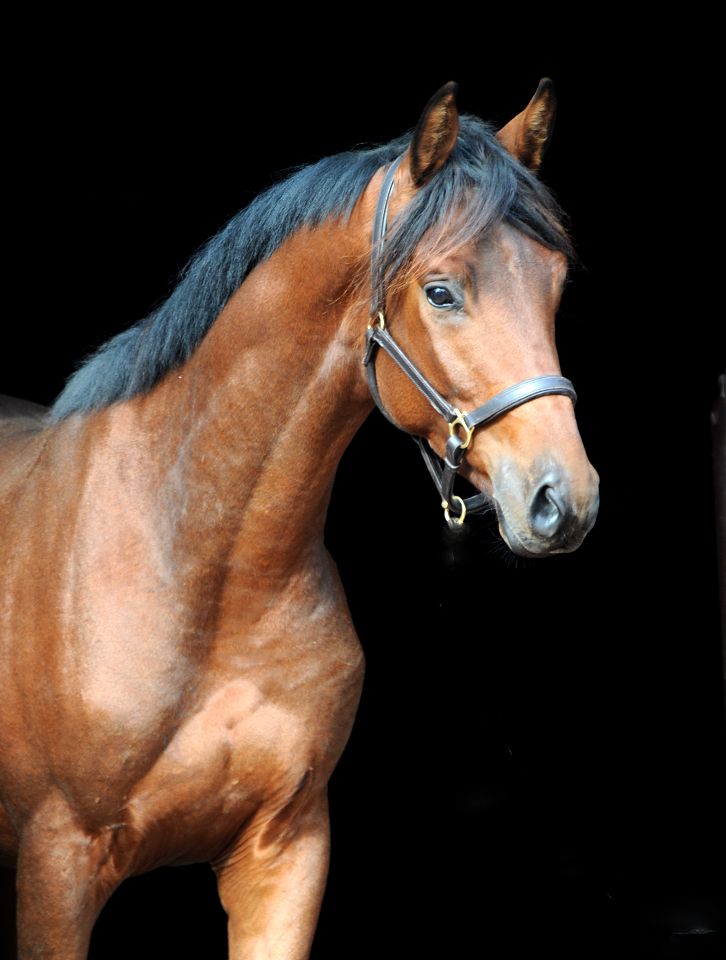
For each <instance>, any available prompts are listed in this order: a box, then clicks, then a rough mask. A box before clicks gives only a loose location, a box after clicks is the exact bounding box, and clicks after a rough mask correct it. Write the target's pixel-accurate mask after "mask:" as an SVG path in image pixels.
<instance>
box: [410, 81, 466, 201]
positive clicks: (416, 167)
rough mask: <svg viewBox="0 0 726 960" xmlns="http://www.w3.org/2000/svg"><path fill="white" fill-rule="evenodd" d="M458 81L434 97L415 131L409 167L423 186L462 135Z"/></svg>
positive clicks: (442, 89)
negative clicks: (460, 129) (460, 134)
mask: <svg viewBox="0 0 726 960" xmlns="http://www.w3.org/2000/svg"><path fill="white" fill-rule="evenodd" d="M458 89H459V85H458V83H453V82H452V83H447V84H446V85H445V86H443V87H442V88H441V89H440V90H437V91H436V93H435V94H434V95H433V97H431V99H430V100H429V102H428V103H427V104H426V109H425V110H424V112H423V113H422V114H421V119H420V120H419V122H418V124H417V125H416V129H415V130H414V133H413V139H412V141H411V146H410V147H409V158H408V161H409V169H410V171H411V180H412V181H413V185H414V186H415V187H423V186H424V184H427V183H428V182H429V181H430V180H431V179H433V177H434V176H435V174H436V173H437V172H438V171H439V170H440V169H441V167H442V166H443V165H444V162H445V161H446V158H447V157H448V156H449V154H450V153H451V151H452V150H453V148H454V144H455V143H456V138H457V136H458V135H459V114H458V111H457V109H456V93H457V91H458Z"/></svg>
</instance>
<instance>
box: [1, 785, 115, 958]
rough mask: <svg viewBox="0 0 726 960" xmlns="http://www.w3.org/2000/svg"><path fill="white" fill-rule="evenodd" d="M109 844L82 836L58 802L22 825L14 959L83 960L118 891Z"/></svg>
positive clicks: (64, 808) (84, 833) (83, 832)
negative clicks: (101, 915)
mask: <svg viewBox="0 0 726 960" xmlns="http://www.w3.org/2000/svg"><path fill="white" fill-rule="evenodd" d="M108 848H109V843H108V840H106V839H105V838H103V837H94V836H89V834H88V833H86V832H85V831H83V830H82V829H81V828H80V827H79V826H78V825H77V823H75V822H74V818H73V816H72V814H71V811H70V810H69V808H68V806H67V805H66V804H65V802H64V801H62V800H57V801H55V802H51V803H48V804H45V805H44V806H43V807H42V808H41V810H40V811H39V812H38V813H37V814H36V816H35V817H34V818H33V820H32V821H31V822H30V823H28V824H26V826H25V829H24V830H23V831H22V835H21V840H20V851H19V856H18V878H17V896H18V915H17V916H18V957H19V960H31V958H36V957H42V958H43V960H46V958H49V960H50V958H52V960H85V957H86V956H87V953H88V945H89V942H90V938H91V931H92V930H93V925H94V923H95V922H96V918H97V917H98V914H99V913H100V911H101V908H102V907H103V905H104V903H105V902H106V900H107V899H108V897H109V896H110V894H111V892H112V891H113V889H114V888H115V886H116V883H115V882H113V881H109V878H108V877H107V876H106V875H105V874H106V870H105V869H104V868H105V867H106V866H107V861H108Z"/></svg>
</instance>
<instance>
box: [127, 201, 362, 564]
mask: <svg viewBox="0 0 726 960" xmlns="http://www.w3.org/2000/svg"><path fill="white" fill-rule="evenodd" d="M360 233H361V231H360V230H356V224H355V217H354V218H352V219H351V221H350V222H349V225H348V228H347V229H343V228H342V227H341V225H340V224H336V223H334V222H326V223H325V224H323V225H322V226H320V227H318V228H317V229H315V230H311V229H304V230H301V231H299V232H298V233H296V234H295V235H294V236H292V237H291V238H290V239H288V240H287V241H286V242H285V243H284V244H283V245H282V246H281V247H280V249H279V250H278V251H277V252H276V253H275V254H274V255H273V256H272V257H271V258H270V259H269V260H267V261H265V262H264V263H262V264H260V265H259V266H258V267H256V268H255V270H254V271H253V272H252V273H251V274H250V276H249V277H248V278H247V280H246V281H245V282H244V284H243V285H242V286H241V287H240V289H239V290H238V291H237V293H236V294H235V295H234V296H233V297H232V299H231V300H230V301H229V303H228V304H227V306H226V307H225V309H224V310H223V312H222V313H221V314H220V316H219V317H218V319H217V320H216V322H215V323H214V325H213V326H212V328H211V330H210V331H209V333H208V334H207V336H206V337H205V339H204V341H203V342H202V343H201V344H200V346H199V347H198V349H197V350H196V352H195V354H194V355H193V357H192V358H191V359H190V360H189V362H188V363H187V364H186V365H185V366H184V367H182V368H180V369H177V370H173V371H172V372H171V373H170V374H169V375H168V376H167V377H166V378H165V380H164V381H163V382H162V383H161V384H159V386H158V387H157V388H155V390H154V391H152V393H151V394H149V395H148V396H147V397H145V398H142V399H140V400H139V401H136V409H137V413H138V421H137V422H138V423H139V424H140V429H141V430H142V432H143V433H144V435H145V436H146V438H147V441H148V443H149V450H150V451H151V457H152V460H153V463H154V469H153V471H152V473H153V482H152V485H151V489H150V493H151V494H152V496H153V498H154V500H155V501H156V507H155V510H158V509H159V508H161V513H162V514H163V516H164V517H165V521H164V524H165V527H164V530H165V532H164V539H165V541H166V542H167V543H168V544H170V545H172V546H171V547H170V549H174V550H177V551H178V552H179V553H180V554H183V556H184V563H185V564H187V565H189V564H194V563H196V564H197V565H199V566H200V568H206V569H209V568H210V566H215V565H219V564H225V565H226V566H227V568H229V567H230V566H231V567H232V568H234V569H235V570H236V571H237V572H238V573H242V574H243V575H244V574H245V572H247V573H248V574H249V576H250V577H253V578H254V579H255V581H257V582H259V580H260V578H263V579H264V578H265V577H267V578H272V579H278V578H283V579H284V578H285V577H287V576H289V575H290V573H291V571H292V570H293V569H294V568H295V567H296V565H298V564H299V563H300V562H303V561H304V560H305V558H306V557H309V556H310V554H311V551H312V552H314V551H319V550H320V548H321V545H322V536H323V528H324V524H325V517H326V513H327V507H328V502H329V499H330V493H331V490H332V484H333V479H334V475H335V470H336V467H337V464H338V462H339V460H340V457H341V456H342V453H343V451H344V450H345V448H346V446H347V445H348V443H349V442H350V440H351V439H352V437H353V435H354V434H355V432H356V430H357V429H358V428H359V426H360V425H361V423H362V422H363V420H364V419H365V417H366V416H367V415H368V413H369V412H370V409H371V407H372V401H371V399H370V395H369V393H368V392H367V389H366V388H365V381H364V377H363V376H362V374H361V370H362V367H361V352H362V342H363V336H364V332H365V323H366V308H365V305H361V303H360V299H359V298H358V297H357V295H356V293H355V285H354V284H353V283H352V281H353V280H354V279H355V277H354V274H355V272H356V265H360V263H361V254H362V249H361V247H362V246H363V245H362V243H361V239H360ZM363 249H364V248H363Z"/></svg>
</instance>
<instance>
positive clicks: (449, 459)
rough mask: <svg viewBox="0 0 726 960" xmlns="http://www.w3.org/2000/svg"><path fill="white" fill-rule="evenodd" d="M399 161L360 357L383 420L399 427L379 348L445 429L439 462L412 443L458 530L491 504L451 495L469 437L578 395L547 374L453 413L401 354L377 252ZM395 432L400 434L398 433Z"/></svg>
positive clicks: (384, 201)
mask: <svg viewBox="0 0 726 960" xmlns="http://www.w3.org/2000/svg"><path fill="white" fill-rule="evenodd" d="M402 159H403V157H399V158H398V159H397V160H394V162H393V163H392V164H391V166H390V167H389V168H388V170H387V171H386V175H385V176H384V178H383V183H382V185H381V189H380V191H379V194H378V203H377V204H376V213H375V217H374V220H373V247H372V252H371V314H370V315H371V319H370V321H369V323H368V330H367V331H366V346H365V352H364V354H363V363H364V365H365V368H366V376H367V378H368V386H369V388H370V391H371V396H372V397H373V400H374V401H375V403H376V406H377V407H378V409H379V410H380V411H381V413H382V414H383V415H384V416H385V417H386V419H387V420H390V422H391V423H392V424H393V425H394V426H396V427H398V426H399V425H398V424H397V423H396V421H395V420H394V419H393V417H391V416H390V414H389V413H388V411H387V410H386V409H385V407H384V406H383V402H382V400H381V395H380V393H379V391H378V382H377V379H376V363H375V358H376V353H377V348H378V347H381V348H382V349H383V350H385V351H386V353H387V354H388V355H389V357H391V359H392V360H394V361H395V362H396V363H397V364H398V366H399V367H400V368H401V370H403V372H404V373H405V374H406V376H407V377H408V378H409V380H411V381H412V383H413V384H414V386H416V387H417V388H418V389H419V390H420V391H421V393H422V394H423V395H424V396H425V397H426V399H427V400H428V401H429V403H430V404H431V406H432V407H433V408H434V410H436V412H437V413H438V414H440V415H441V416H442V417H443V418H444V419H445V420H446V422H447V423H448V424H449V434H450V436H449V439H448V441H447V443H446V456H445V458H444V460H443V461H442V460H441V459H440V458H439V457H437V456H436V454H435V453H434V452H433V450H432V449H431V447H430V446H429V445H428V443H427V442H426V440H424V439H423V437H414V440H415V441H416V442H417V443H418V445H419V449H420V450H421V454H422V455H423V458H424V462H425V463H426V466H427V467H428V470H429V473H430V474H431V478H432V479H433V481H434V483H435V484H436V488H437V490H438V491H439V494H440V495H441V505H442V507H443V508H444V513H445V515H446V520H447V523H448V524H449V526H459V525H461V524H462V523H463V522H464V517H465V516H466V514H467V513H478V512H481V511H482V510H486V509H488V507H489V498H488V497H487V496H486V494H483V493H480V494H477V495H476V496H474V497H467V498H466V499H465V500H464V499H462V498H461V497H458V496H456V495H455V494H454V492H453V491H454V479H455V477H456V474H457V473H458V471H459V467H460V466H461V463H462V460H463V459H464V454H465V452H466V448H467V447H468V446H469V444H470V442H471V438H472V434H473V433H474V430H475V429H476V427H480V426H484V425H486V424H487V423H490V422H491V421H492V420H494V419H495V418H496V417H499V416H501V415H502V414H505V413H508V412H509V411H510V410H513V409H514V408H515V407H518V406H520V405H521V404H523V403H528V402H529V401H530V400H536V399H537V398H538V397H545V396H549V395H551V394H561V395H563V396H566V397H569V398H570V399H571V400H572V402H573V404H574V403H576V402H577V394H576V393H575V388H574V387H573V386H572V383H571V382H570V381H569V380H567V379H566V378H565V377H561V376H558V375H555V374H549V375H546V376H542V377H532V378H531V379H529V380H522V381H521V382H520V383H517V384H515V385H514V386H512V387H507V389H506V390H502V392H501V393H498V394H496V396H494V397H492V398H491V399H490V400H487V402H486V403H483V404H482V405H481V406H480V407H477V408H476V410H474V411H472V413H462V412H461V410H459V409H458V408H457V407H452V405H451V404H450V403H449V401H448V400H446V399H445V398H444V397H442V396H441V394H440V393H439V392H438V391H437V390H436V389H435V388H434V387H433V386H432V385H431V384H430V383H429V381H428V380H427V379H426V377H424V375H423V374H422V373H421V371H420V370H419V369H418V368H417V367H416V365H415V364H414V363H413V362H412V361H411V360H410V359H409V357H408V356H407V355H406V354H405V353H404V352H403V350H401V348H400V347H399V346H398V344H397V343H396V341H395V340H394V339H393V337H392V336H391V334H390V333H389V332H388V330H386V321H385V317H384V305H385V291H384V283H383V280H384V278H383V270H382V267H381V266H380V264H381V263H382V259H381V251H382V248H383V241H384V237H385V234H386V222H387V219H388V202H389V200H390V198H391V192H392V190H393V179H394V177H395V174H396V170H397V169H398V167H399V165H400V163H401V160H402ZM459 428H461V429H462V430H463V431H464V432H465V436H464V437H461V436H460V435H459V432H458V430H459ZM399 429H402V428H400V427H399ZM454 501H458V503H459V505H460V506H459V508H458V509H456V510H455V513H456V514H457V516H456V517H454V518H452V516H451V511H452V510H454V509H455V508H454Z"/></svg>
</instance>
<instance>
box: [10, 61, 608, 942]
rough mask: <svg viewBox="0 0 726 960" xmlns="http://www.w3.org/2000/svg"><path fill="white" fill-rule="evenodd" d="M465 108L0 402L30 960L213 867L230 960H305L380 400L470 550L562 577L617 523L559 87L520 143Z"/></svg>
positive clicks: (348, 663)
mask: <svg viewBox="0 0 726 960" xmlns="http://www.w3.org/2000/svg"><path fill="white" fill-rule="evenodd" d="M456 92H457V87H456V84H454V83H449V84H446V85H445V86H444V87H442V88H441V89H440V90H439V91H438V92H437V93H436V94H434V96H433V97H432V98H431V100H430V101H429V103H428V104H427V106H426V107H425V109H424V111H423V113H422V115H421V117H420V119H419V121H418V124H417V125H416V127H415V128H414V130H413V132H412V133H409V134H407V135H405V136H403V137H400V138H398V139H396V140H394V141H392V142H391V143H387V144H384V145H379V146H374V147H369V148H365V149H357V150H354V151H350V152H347V153H343V154H339V155H337V156H334V157H329V158H327V159H323V160H321V161H319V162H317V163H315V164H313V165H310V166H306V167H304V168H302V169H300V170H297V171H296V172H294V173H293V174H291V175H290V176H289V177H288V178H287V179H285V180H282V181H280V182H278V183H275V184H274V185H273V186H272V187H271V188H269V189H268V190H267V191H266V192H264V193H262V194H261V195H259V196H258V197H257V198H256V199H255V200H253V201H252V203H251V204H250V205H249V206H248V207H247V208H246V209H244V210H242V211H241V212H240V213H239V214H237V215H236V216H235V217H234V218H233V219H232V220H231V221H230V222H229V224H228V225H227V226H226V227H225V228H223V229H222V231H221V232H220V233H219V234H218V235H217V236H216V237H214V238H212V240H210V241H209V242H208V243H207V245H206V246H204V247H203V248H202V249H201V250H200V251H199V252H198V253H197V254H196V255H195V257H194V258H193V259H192V261H191V263H190V265H189V266H188V267H187V268H186V269H185V271H183V273H182V275H181V278H180V280H179V282H178V284H177V286H176V287H175V288H174V290H173V291H172V293H171V295H170V296H169V298H168V299H167V300H166V302H164V303H163V304H161V305H160V306H159V307H157V308H156V309H155V310H154V311H153V312H152V313H151V314H150V315H149V316H148V317H146V318H145V319H144V320H142V321H140V322H138V323H137V324H136V325H134V326H132V327H130V328H129V329H127V330H125V331H124V332H122V333H120V334H119V335H117V336H116V337H115V338H114V339H112V340H110V341H109V342H108V343H107V344H105V345H104V346H103V347H101V348H100V349H99V350H98V351H96V353H95V354H93V355H92V356H91V357H90V358H88V359H87V360H86V361H85V363H84V364H83V365H82V366H81V367H80V368H79V369H78V370H77V371H76V373H75V374H74V375H73V376H72V377H71V378H70V380H69V382H68V383H67V385H66V387H65V389H64V390H63V392H62V393H61V394H60V396H59V397H58V399H57V400H56V402H55V404H54V405H53V406H52V407H51V408H50V409H46V408H44V407H40V406H38V405H36V404H34V403H32V402H29V401H22V400H17V399H12V398H9V397H4V398H3V399H2V401H1V403H0V450H2V460H1V465H0V528H1V529H2V531H3V550H2V556H1V557H0V571H1V572H0V583H1V584H2V589H1V590H0V610H1V611H2V615H1V617H0V622H1V623H2V639H1V643H2V661H1V663H0V671H1V676H2V681H1V682H2V697H0V731H2V733H1V735H2V752H1V754H0V850H1V851H2V856H3V858H4V860H3V862H4V863H6V864H13V865H14V866H16V869H17V884H16V887H17V931H18V949H19V956H20V957H21V958H23V960H27V958H30V957H36V956H39V955H40V954H42V955H43V956H47V957H52V958H55V960H79V958H83V957H85V956H86V955H87V950H88V945H89V941H90V936H91V931H92V928H93V925H94V922H95V920H96V918H97V916H98V914H99V912H100V910H101V909H102V907H103V905H104V903H105V902H106V901H107V900H108V898H109V897H110V896H111V894H112V893H113V891H114V890H115V889H116V888H117V887H118V885H119V884H120V883H121V882H122V880H124V879H125V878H127V877H130V876H132V875H137V874H140V873H143V872H146V871H149V870H152V869H154V868H156V867H158V866H160V865H175V864H187V863H192V862H210V863H211V864H212V866H213V869H214V871H215V873H216V879H217V887H218V892H219V896H220V900H221V902H222V905H223V907H224V909H225V911H226V913H227V916H228V940H229V956H230V957H231V958H234V960H253V958H262V957H265V958H268V960H270V958H273V960H293V958H295V960H299V958H304V957H307V956H308V955H309V951H310V948H311V943H312V938H313V935H314V931H315V927H316V922H317V917H318V913H319V910H320V905H321V900H322V897H323V892H324V887H325V882H326V875H327V867H328V850H329V818H328V807H327V784H328V780H329V778H330V775H331V773H332V771H333V769H334V768H335V766H336V763H337V761H338V759H339V757H340V756H341V753H342V751H343V749H344V747H345V744H346V742H347V739H348V737H349V734H350V731H351V728H352V724H353V720H354V717H355V713H356V709H357V705H358V700H359V697H360V692H361V685H362V681H363V666H364V660H363V654H362V648H361V644H360V642H359V640H358V637H357V636H356V632H355V629H354V626H353V623H352V621H351V617H350V614H349V611H348V607H347V605H346V599H345V594H344V592H343V587H342V585H341V581H340V578H339V576H338V572H337V568H336V566H335V563H334V561H333V560H332V558H331V557H330V555H329V554H328V552H327V550H326V548H325V546H324V543H323V528H324V524H325V518H326V511H327V506H328V502H329V499H330V495H331V489H332V485H333V480H334V477H335V472H336V466H337V464H338V462H339V460H340V458H341V456H342V454H343V452H344V450H345V449H346V447H347V446H348V444H349V443H350V442H351V440H352V438H353V437H354V435H355V433H356V431H357V430H358V429H359V427H360V426H361V425H362V423H363V422H364V421H365V419H366V418H367V417H368V415H369V414H370V413H371V411H372V410H373V409H374V406H375V404H376V403H377V404H379V405H380V406H381V408H382V409H383V410H384V411H385V413H386V415H387V416H388V417H389V419H391V420H392V421H393V422H394V423H395V424H396V425H397V426H398V427H400V428H401V429H402V430H403V431H405V432H408V433H410V434H412V435H414V436H415V437H417V438H419V442H420V445H421V447H422V451H423V452H424V454H425V456H426V458H427V466H428V467H429V470H430V472H431V474H432V476H433V478H434V480H435V482H436V484H437V487H438V490H439V495H441V497H442V506H443V508H444V513H445V516H446V519H447V521H448V522H449V523H450V524H451V525H452V526H453V527H456V526H458V525H460V524H462V523H463V522H465V513H466V511H467V507H468V508H469V509H470V510H476V509H482V508H484V507H488V508H490V509H492V510H495V511H496V516H497V520H498V523H499V529H500V532H501V535H502V537H503V539H504V541H505V542H506V544H507V545H508V546H509V547H510V549H511V550H512V551H513V552H514V553H516V554H519V555H522V556H526V557H545V556H549V555H552V554H557V553H562V552H568V551H572V550H574V549H576V548H577V547H578V546H579V545H580V544H581V542H582V540H583V538H584V537H585V535H586V534H587V532H588V531H589V529H590V528H591V527H592V525H593V523H594V521H595V517H596V514H597V507H598V492H597V491H598V478H597V474H596V473H595V471H594V469H593V468H592V466H591V465H590V463H589V461H588V459H587V456H586V454H585V450H584V448H583V445H582V442H581V439H580V436H579V433H578V429H577V424H576V420H575V416H574V399H575V394H574V390H573V388H572V385H571V384H570V383H569V381H567V380H565V378H564V377H562V376H561V374H560V369H559V363H558V359H557V353H556V349H555V341H554V318H555V314H556V311H557V309H558V304H559V300H560V297H561V293H562V289H563V284H564V282H565V277H566V274H567V270H568V263H569V262H571V259H572V256H573V251H572V246H571V241H570V239H569V236H568V233H567V231H566V229H565V227H564V226H563V222H562V214H561V211H560V209H559V207H558V205H557V203H556V202H555V200H554V198H553V196H552V194H551V193H550V192H549V190H548V189H547V188H546V187H545V185H544V184H543V183H542V181H541V180H540V179H539V177H538V169H539V166H540V162H541V159H542V156H543V153H544V151H545V149H546V147H547V144H548V142H549V140H550V136H551V132H552V124H553V120H554V113H555V95H554V88H553V85H552V83H551V81H550V80H548V79H544V80H542V81H541V82H540V84H539V86H538V88H537V91H536V93H535V95H534V97H533V98H532V100H531V101H530V103H529V104H528V105H527V107H526V108H525V109H524V110H523V111H522V112H521V113H520V114H518V115H517V116H516V117H514V119H513V120H511V121H510V122H509V123H508V124H507V125H506V126H504V127H503V128H502V129H500V130H499V131H498V132H496V133H495V131H494V130H493V128H491V127H490V126H489V125H488V124H486V123H484V122H483V121H481V120H480V119H478V118H476V117H473V116H467V115H461V116H460V115H459V112H458V110H457V107H456ZM369 296H370V301H369ZM362 361H363V362H362ZM465 410H469V411H472V412H470V413H466V412H464V411H465ZM458 475H460V476H462V477H463V478H465V479H466V480H468V481H469V482H470V483H471V484H473V486H474V487H475V488H476V489H477V491H478V493H477V494H476V495H475V496H474V497H471V498H469V500H468V501H467V500H466V499H464V498H463V497H461V496H459V495H457V494H455V493H454V487H453V482H454V479H455V478H456V476H458Z"/></svg>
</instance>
